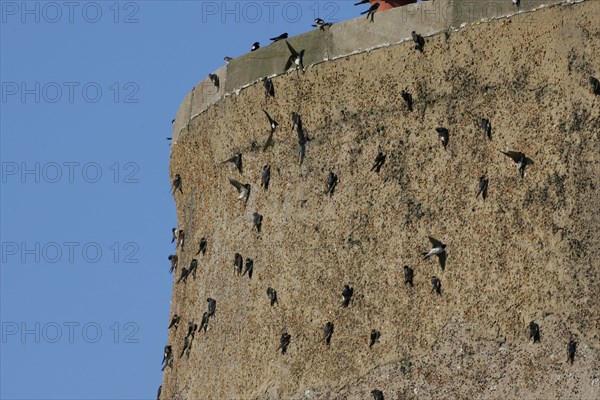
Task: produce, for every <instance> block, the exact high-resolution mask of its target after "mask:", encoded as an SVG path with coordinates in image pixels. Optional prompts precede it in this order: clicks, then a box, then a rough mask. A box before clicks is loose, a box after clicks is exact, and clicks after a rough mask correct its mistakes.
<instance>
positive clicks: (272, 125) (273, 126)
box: [263, 110, 279, 151]
mask: <svg viewBox="0 0 600 400" xmlns="http://www.w3.org/2000/svg"><path fill="white" fill-rule="evenodd" d="M263 112H264V113H265V116H266V117H267V120H268V121H269V128H271V131H270V132H269V136H268V137H267V141H266V142H265V145H264V146H263V151H265V150H267V149H268V148H269V146H273V134H274V132H275V129H276V128H277V126H279V122H277V121H275V120H274V119H273V118H272V117H271V116H270V115H269V113H268V112H266V111H265V110H263Z"/></svg>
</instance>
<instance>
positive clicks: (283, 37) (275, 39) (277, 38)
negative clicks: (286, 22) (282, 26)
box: [269, 32, 288, 43]
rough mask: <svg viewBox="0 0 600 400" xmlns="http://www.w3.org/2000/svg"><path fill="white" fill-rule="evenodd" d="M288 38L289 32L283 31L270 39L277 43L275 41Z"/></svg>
mask: <svg viewBox="0 0 600 400" xmlns="http://www.w3.org/2000/svg"><path fill="white" fill-rule="evenodd" d="M287 38H288V34H287V32H285V33H282V34H281V35H279V36H277V37H274V38H270V39H269V40H270V41H272V42H273V43H275V42H278V41H280V40H283V39H287Z"/></svg>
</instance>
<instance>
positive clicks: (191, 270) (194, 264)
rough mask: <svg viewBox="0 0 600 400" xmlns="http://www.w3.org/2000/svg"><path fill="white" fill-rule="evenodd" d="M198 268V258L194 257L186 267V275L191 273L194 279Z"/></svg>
mask: <svg viewBox="0 0 600 400" xmlns="http://www.w3.org/2000/svg"><path fill="white" fill-rule="evenodd" d="M197 269H198V260H196V259H195V258H194V259H192V261H191V262H190V267H189V268H188V275H192V277H193V278H194V279H196V270H197Z"/></svg>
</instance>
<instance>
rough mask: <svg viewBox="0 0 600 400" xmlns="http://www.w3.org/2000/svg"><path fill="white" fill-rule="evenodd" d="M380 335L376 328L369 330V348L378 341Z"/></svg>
mask: <svg viewBox="0 0 600 400" xmlns="http://www.w3.org/2000/svg"><path fill="white" fill-rule="evenodd" d="M380 337H381V333H380V332H379V331H378V330H377V329H373V330H372V331H371V338H370V340H369V348H371V347H373V345H374V344H375V343H379V338H380Z"/></svg>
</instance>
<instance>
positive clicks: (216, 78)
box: [208, 74, 219, 89]
mask: <svg viewBox="0 0 600 400" xmlns="http://www.w3.org/2000/svg"><path fill="white" fill-rule="evenodd" d="M208 77H209V78H210V80H211V82H212V83H213V85H215V87H216V88H217V89H219V76H218V75H217V74H208Z"/></svg>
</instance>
